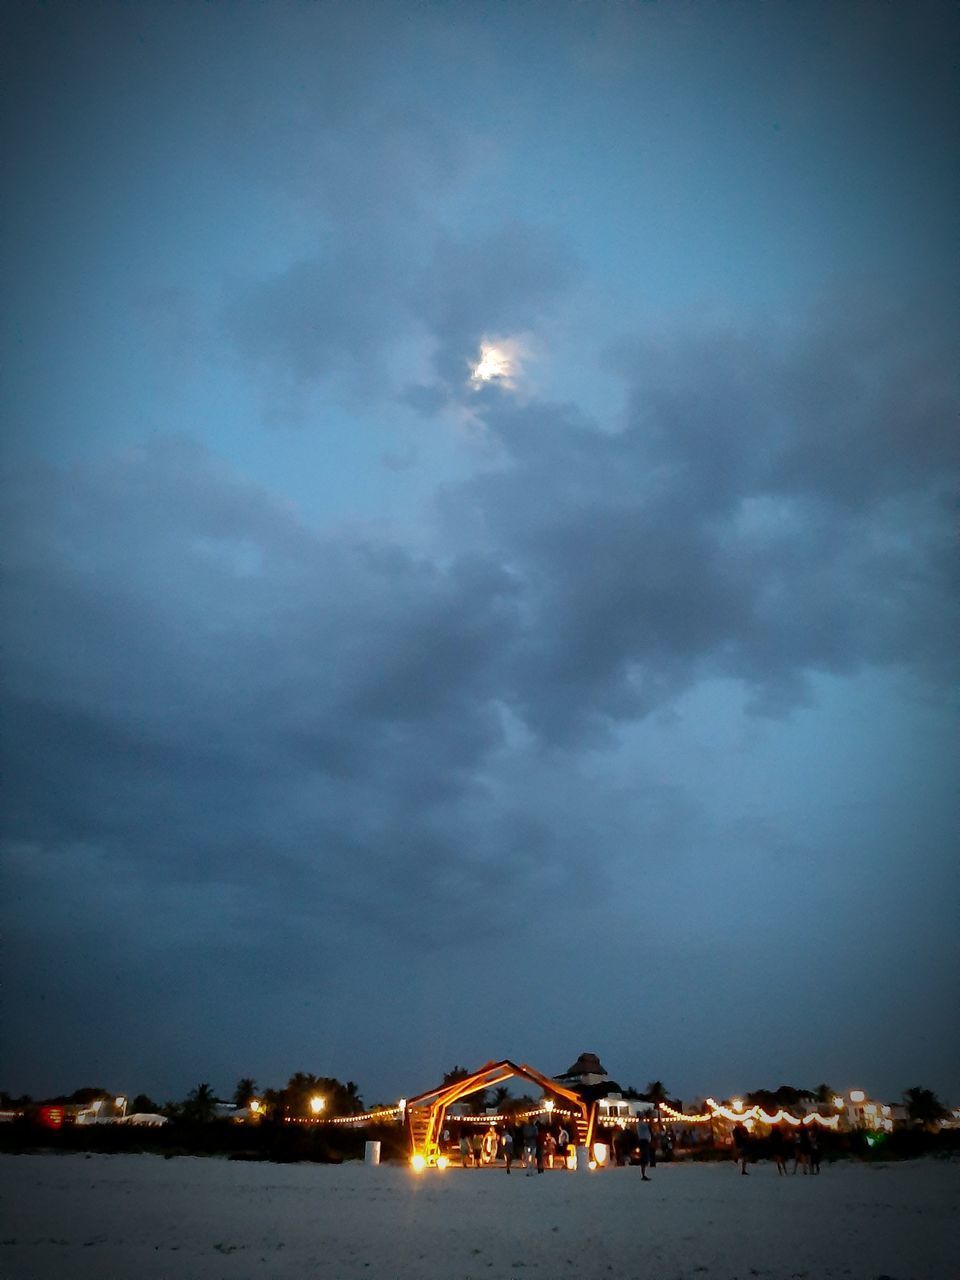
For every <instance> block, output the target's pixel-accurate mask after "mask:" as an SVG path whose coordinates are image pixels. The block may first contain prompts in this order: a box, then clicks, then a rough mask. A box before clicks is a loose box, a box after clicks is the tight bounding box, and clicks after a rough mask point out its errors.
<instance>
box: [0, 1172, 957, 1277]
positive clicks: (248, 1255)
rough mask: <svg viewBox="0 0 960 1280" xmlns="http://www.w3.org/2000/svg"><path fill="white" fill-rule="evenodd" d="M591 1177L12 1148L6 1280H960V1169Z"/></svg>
mask: <svg viewBox="0 0 960 1280" xmlns="http://www.w3.org/2000/svg"><path fill="white" fill-rule="evenodd" d="M651 1178H652V1180H651V1181H650V1182H649V1183H647V1184H643V1183H641V1181H640V1176H639V1171H638V1170H636V1169H610V1170H604V1171H602V1172H599V1173H594V1174H589V1175H578V1174H567V1173H545V1174H544V1175H543V1176H542V1177H536V1176H534V1177H525V1176H524V1175H523V1173H522V1171H516V1170H515V1171H514V1173H513V1174H511V1176H510V1177H509V1178H508V1177H507V1176H506V1174H505V1173H503V1171H502V1170H479V1171H474V1170H461V1169H450V1170H446V1171H445V1172H443V1173H438V1172H436V1171H432V1172H429V1173H426V1174H421V1175H416V1174H414V1173H412V1172H410V1171H408V1170H406V1169H403V1168H399V1167H390V1166H383V1167H381V1168H379V1169H374V1168H366V1167H364V1166H363V1165H360V1164H350V1165H343V1166H340V1167H336V1166H322V1165H270V1164H244V1163H231V1162H228V1161H225V1160H215V1159H197V1158H191V1157H180V1158H177V1159H172V1160H164V1159H162V1158H161V1157H157V1156H148V1155H141V1156H90V1157H86V1156H83V1155H68V1156H55V1155H28V1156H0V1204H2V1210H0V1212H2V1215H3V1216H2V1230H0V1275H2V1276H3V1277H4V1280H41V1278H42V1280H49V1278H50V1277H72V1278H75V1280H85V1278H87V1277H97V1278H98V1280H103V1278H105V1277H111V1278H114V1277H115V1278H117V1280H124V1278H125V1277H132V1278H134V1280H154V1278H159V1277H164V1278H166V1277H171V1278H173V1277H176V1278H177V1280H189V1278H191V1277H197V1278H201V1277H202V1278H203V1280H208V1278H209V1280H220V1278H221V1277H222V1278H224V1280H240V1278H242V1277H264V1278H266V1277H278V1278H281V1280H282V1278H283V1277H296V1278H297V1280H312V1278H313V1277H353V1276H370V1277H374V1276H375V1277H390V1278H394V1277H396V1278H397V1280H401V1278H404V1280H405V1278H406V1277H431V1278H434V1277H436V1278H437V1280H439V1278H441V1277H442V1278H443V1280H460V1278H467V1277H470V1278H471V1280H500V1278H502V1277H515V1278H517V1280H537V1278H538V1277H543V1278H544V1280H546V1277H551V1280H552V1278H553V1277H557V1276H559V1277H571V1278H574V1277H576V1278H581V1277H582V1278H584V1280H592V1278H593V1277H601V1278H603V1280H608V1278H609V1277H612V1276H616V1277H624V1276H626V1277H632V1276H636V1277H648V1276H649V1277H651V1280H676V1278H678V1277H688V1278H691V1280H694V1278H695V1280H732V1278H733V1277H737V1278H738V1280H748V1278H749V1277H754V1276H761V1277H772V1278H773V1280H795V1278H800V1277H809V1278H810V1280H824V1278H829V1277H851V1278H852V1280H861V1278H862V1280H877V1278H878V1277H892V1278H893V1280H928V1278H930V1280H956V1278H957V1277H960V1230H958V1228H960V1165H958V1164H956V1163H954V1164H947V1163H946V1162H943V1161H918V1162H911V1163H907V1164H899V1165H887V1166H864V1165H859V1164H848V1163H840V1164H836V1165H826V1166H824V1172H823V1174H822V1175H821V1176H820V1177H819V1178H813V1177H806V1178H805V1177H803V1176H797V1177H792V1176H791V1177H787V1178H778V1177H777V1174H776V1170H775V1169H774V1168H773V1167H772V1166H770V1165H762V1164H761V1165H756V1166H754V1167H753V1169H752V1172H751V1175H750V1177H749V1178H742V1177H740V1176H739V1175H738V1174H737V1173H736V1172H735V1170H734V1169H733V1167H732V1166H730V1165H694V1164H683V1165H674V1166H660V1167H658V1168H657V1169H656V1170H654V1171H653V1173H652V1175H651Z"/></svg>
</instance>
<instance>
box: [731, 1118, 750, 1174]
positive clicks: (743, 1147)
mask: <svg viewBox="0 0 960 1280" xmlns="http://www.w3.org/2000/svg"><path fill="white" fill-rule="evenodd" d="M749 1146H750V1135H749V1133H747V1130H746V1128H745V1126H744V1125H742V1124H735V1125H734V1126H733V1158H734V1159H735V1160H736V1162H737V1164H738V1165H739V1166H740V1172H741V1173H742V1174H743V1176H744V1177H746V1176H747V1156H748V1154H749Z"/></svg>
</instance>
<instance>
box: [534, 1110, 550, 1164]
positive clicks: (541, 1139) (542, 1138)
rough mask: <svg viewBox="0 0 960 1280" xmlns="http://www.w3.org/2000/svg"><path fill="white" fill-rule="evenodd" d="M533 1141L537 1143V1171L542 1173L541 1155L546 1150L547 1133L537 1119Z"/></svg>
mask: <svg viewBox="0 0 960 1280" xmlns="http://www.w3.org/2000/svg"><path fill="white" fill-rule="evenodd" d="M535 1141H536V1144H537V1173H543V1157H544V1152H545V1151H546V1145H547V1133H546V1130H545V1129H544V1127H543V1125H542V1123H541V1122H540V1121H539V1120H538V1121H537V1128H536V1139H535Z"/></svg>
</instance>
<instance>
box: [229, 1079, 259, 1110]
mask: <svg viewBox="0 0 960 1280" xmlns="http://www.w3.org/2000/svg"><path fill="white" fill-rule="evenodd" d="M256 1092H257V1082H256V1080H254V1079H252V1077H250V1076H241V1077H240V1079H239V1080H238V1081H237V1085H236V1088H235V1089H234V1091H233V1102H234V1105H235V1106H237V1107H249V1105H250V1099H251V1098H253V1097H255V1096H256Z"/></svg>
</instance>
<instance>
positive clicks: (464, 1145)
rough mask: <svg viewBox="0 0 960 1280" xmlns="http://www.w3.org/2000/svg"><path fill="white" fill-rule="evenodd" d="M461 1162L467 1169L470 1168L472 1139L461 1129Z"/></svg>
mask: <svg viewBox="0 0 960 1280" xmlns="http://www.w3.org/2000/svg"><path fill="white" fill-rule="evenodd" d="M460 1163H461V1164H462V1165H463V1167H464V1168H465V1169H469V1168H470V1139H469V1138H468V1137H467V1135H466V1134H465V1133H464V1131H463V1130H462V1129H461V1130H460Z"/></svg>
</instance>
